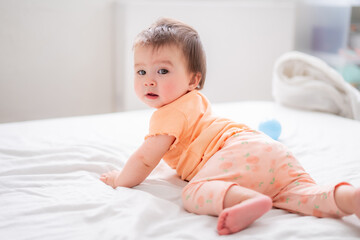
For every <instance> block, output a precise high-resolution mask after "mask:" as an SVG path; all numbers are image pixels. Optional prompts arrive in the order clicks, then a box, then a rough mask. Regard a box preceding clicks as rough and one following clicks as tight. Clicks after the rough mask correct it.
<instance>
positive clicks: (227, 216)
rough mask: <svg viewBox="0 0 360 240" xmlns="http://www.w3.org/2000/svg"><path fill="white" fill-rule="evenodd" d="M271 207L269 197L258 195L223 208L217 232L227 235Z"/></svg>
mask: <svg viewBox="0 0 360 240" xmlns="http://www.w3.org/2000/svg"><path fill="white" fill-rule="evenodd" d="M271 207H272V201H271V199H270V198H269V197H265V196H263V197H258V198H252V199H248V200H245V201H244V202H242V203H240V204H237V205H235V206H233V207H230V208H226V209H224V210H223V211H222V212H221V213H220V216H219V219H218V226H217V229H218V233H219V234H220V235H227V234H231V233H235V232H238V231H241V230H242V229H244V228H246V227H248V226H249V225H250V224H252V223H253V222H254V221H255V220H256V219H258V218H259V217H261V216H262V215H264V214H265V213H266V212H268V211H269V210H270V209H271Z"/></svg>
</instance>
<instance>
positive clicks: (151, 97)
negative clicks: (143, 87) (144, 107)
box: [146, 93, 159, 99]
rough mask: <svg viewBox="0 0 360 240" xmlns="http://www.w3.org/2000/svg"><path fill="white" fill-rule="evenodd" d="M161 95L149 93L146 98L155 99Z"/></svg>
mask: <svg viewBox="0 0 360 240" xmlns="http://www.w3.org/2000/svg"><path fill="white" fill-rule="evenodd" d="M158 96H159V95H157V94H155V93H147V94H146V97H147V98H150V99H155V98H157V97H158Z"/></svg>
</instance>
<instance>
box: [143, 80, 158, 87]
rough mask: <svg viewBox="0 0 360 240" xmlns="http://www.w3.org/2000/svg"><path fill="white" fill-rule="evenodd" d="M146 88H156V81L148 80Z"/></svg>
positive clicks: (145, 83)
mask: <svg viewBox="0 0 360 240" xmlns="http://www.w3.org/2000/svg"><path fill="white" fill-rule="evenodd" d="M144 85H145V87H155V86H156V82H155V81H154V80H146V81H145V82H144Z"/></svg>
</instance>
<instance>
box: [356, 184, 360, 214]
mask: <svg viewBox="0 0 360 240" xmlns="http://www.w3.org/2000/svg"><path fill="white" fill-rule="evenodd" d="M355 215H356V216H357V217H358V218H360V188H357V189H356V190H355Z"/></svg>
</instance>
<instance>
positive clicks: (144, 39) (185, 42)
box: [134, 18, 206, 90]
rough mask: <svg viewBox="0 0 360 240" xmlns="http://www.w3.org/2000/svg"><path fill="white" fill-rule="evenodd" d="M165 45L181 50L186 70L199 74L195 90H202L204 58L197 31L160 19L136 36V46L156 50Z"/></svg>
mask: <svg viewBox="0 0 360 240" xmlns="http://www.w3.org/2000/svg"><path fill="white" fill-rule="evenodd" d="M166 45H175V46H177V47H179V48H180V49H181V50H182V53H183V55H184V57H185V59H186V61H187V63H188V70H189V71H190V72H192V73H198V72H199V73H201V80H200V82H199V85H198V86H197V87H196V88H197V89H199V90H200V89H202V88H203V86H204V83H205V77H206V56H205V51H204V49H203V46H202V43H201V41H200V37H199V34H198V33H197V31H196V30H195V29H194V28H192V27H190V26H189V25H187V24H185V23H182V22H180V21H177V20H174V19H169V18H161V19H159V20H158V21H156V22H155V23H153V24H152V25H151V26H150V27H149V28H148V29H145V30H143V31H142V32H140V33H139V35H138V36H137V38H136V40H135V43H134V48H135V47H136V46H151V47H153V48H154V49H158V48H160V47H162V46H166Z"/></svg>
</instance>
